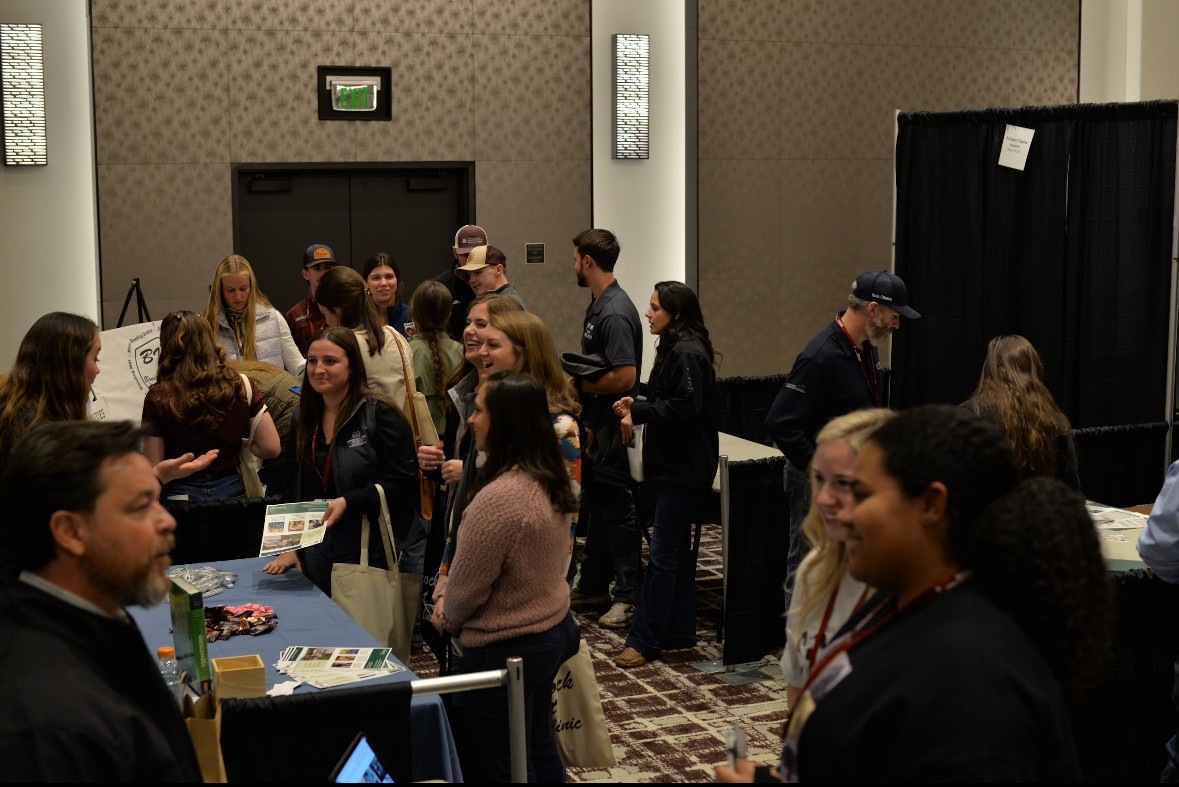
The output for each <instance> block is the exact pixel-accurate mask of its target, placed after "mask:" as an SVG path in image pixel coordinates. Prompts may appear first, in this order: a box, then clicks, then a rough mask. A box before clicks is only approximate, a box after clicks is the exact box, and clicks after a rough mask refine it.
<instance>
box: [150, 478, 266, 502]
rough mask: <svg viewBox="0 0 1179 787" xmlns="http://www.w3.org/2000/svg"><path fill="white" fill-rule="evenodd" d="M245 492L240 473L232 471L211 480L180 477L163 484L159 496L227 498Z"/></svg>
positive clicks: (191, 498)
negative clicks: (192, 479) (165, 484)
mask: <svg viewBox="0 0 1179 787" xmlns="http://www.w3.org/2000/svg"><path fill="white" fill-rule="evenodd" d="M245 494H246V487H245V484H243V483H242V477H241V474H240V473H237V472H233V473H230V474H229V475H226V476H223V477H221V478H218V479H216V480H213V481H191V480H189V479H186V478H181V479H179V480H178V481H173V482H171V483H170V484H168V485H167V486H165V487H164V489H163V491H162V493H161V496H162V497H164V498H169V499H170V498H175V497H177V496H179V495H188V499H189V500H227V499H229V498H231V497H242V496H244V495H245ZM180 499H182V500H183V499H184V498H180Z"/></svg>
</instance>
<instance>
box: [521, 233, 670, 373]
mask: <svg viewBox="0 0 1179 787" xmlns="http://www.w3.org/2000/svg"><path fill="white" fill-rule="evenodd" d="M570 248H572V246H570ZM570 259H572V258H570ZM568 268H569V271H570V273H569V279H570V283H569V284H546V285H542V286H539V287H531V288H530V289H529V290H528V292H527V293H525V295H524V297H525V299H526V300H527V301H528V311H530V312H532V313H533V314H535V315H536V316H538V317H540V318H541V319H542V320H544V322H545V324H546V325H548V326H549V331H550V332H551V333H552V334H553V343H554V344H555V345H556V346H557V352H558V353H562V352H581V322H582V320H583V319H584V318H585V310H586V307H587V306H589V302H590V291H589V290H588V289H583V288H581V287H578V286H577V280H576V279H575V278H574V277H573V263H572V261H571V262H570V263H569V266H568ZM619 284H620V285H621V286H622V287H623V289H625V288H626V277H625V276H624V275H623V273H622V270H621V268H620V269H619ZM627 294H628V295H630V296H631V297H632V298H634V297H635V293H633V292H630V291H629V290H628V291H627ZM649 294H650V293H644V294H643V295H642V296H639V297H640V300H639V302H636V304H635V306H636V307H639V304H640V303H644V304H645V303H646V301H644V300H642V298H645V297H646V296H647V295H649ZM644 311H646V307H645V306H642V307H639V315H640V317H641V315H642V313H643V312H644ZM640 321H641V322H642V323H643V325H644V326H645V325H646V321H645V320H641V319H640Z"/></svg>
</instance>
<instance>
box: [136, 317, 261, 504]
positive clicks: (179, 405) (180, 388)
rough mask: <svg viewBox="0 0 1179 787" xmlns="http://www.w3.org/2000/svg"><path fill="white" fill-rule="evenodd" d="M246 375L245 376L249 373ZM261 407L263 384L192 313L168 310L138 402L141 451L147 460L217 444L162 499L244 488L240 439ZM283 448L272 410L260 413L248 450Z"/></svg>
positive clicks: (209, 496) (221, 495)
mask: <svg viewBox="0 0 1179 787" xmlns="http://www.w3.org/2000/svg"><path fill="white" fill-rule="evenodd" d="M247 379H248V378H247ZM262 408H263V396H262V386H260V385H258V383H257V382H256V381H254V380H250V396H249V397H248V398H247V396H246V387H245V382H244V380H243V376H242V375H240V374H238V373H237V372H236V371H234V370H233V369H231V368H229V367H228V366H227V365H226V363H225V350H223V349H222V348H221V347H220V346H218V345H217V343H216V342H215V341H214V340H213V331H212V329H211V328H210V326H209V323H208V322H207V321H206V320H205V318H204V317H202V316H201V315H199V314H197V313H196V312H172V313H171V314H169V315H167V316H166V317H164V319H163V320H161V321H160V355H159V377H158V379H157V380H156V382H155V383H153V384H152V386H151V387H150V388H148V389H147V395H146V396H145V397H144V401H143V431H144V434H145V437H144V441H143V453H144V455H145V456H146V457H147V458H148V460H149V461H151V462H152V464H157V463H159V462H161V461H163V460H164V459H166V458H175V457H178V456H181V455H183V454H187V453H190V452H191V453H193V454H203V453H205V452H206V451H209V450H213V449H216V450H217V452H218V453H217V458H216V459H215V460H214V461H213V463H212V464H210V466H209V467H208V469H207V470H205V471H203V472H202V473H200V474H197V475H193V476H189V477H188V478H185V479H183V480H181V481H176V482H173V483H171V484H169V485H167V486H166V487H164V494H165V495H166V496H168V497H180V498H181V499H187V500H224V499H225V498H229V497H240V496H241V495H244V494H245V487H244V485H243V483H242V477H241V475H240V473H239V471H238V464H239V454H240V448H241V445H242V440H243V439H245V438H247V437H249V434H250V420H251V419H252V418H254V417H255V416H256V415H257V414H258V413H259V412H260V411H261V410H262ZM281 450H282V446H281V445H280V443H279V437H278V430H277V429H276V428H275V426H274V421H273V420H272V419H271V417H270V413H268V412H263V413H262V417H261V419H260V420H259V421H258V428H257V429H256V430H255V432H254V438H253V442H251V444H250V451H251V453H253V454H254V455H255V456H258V457H261V458H263V459H273V458H275V457H277V456H278V455H279V453H280V451H281Z"/></svg>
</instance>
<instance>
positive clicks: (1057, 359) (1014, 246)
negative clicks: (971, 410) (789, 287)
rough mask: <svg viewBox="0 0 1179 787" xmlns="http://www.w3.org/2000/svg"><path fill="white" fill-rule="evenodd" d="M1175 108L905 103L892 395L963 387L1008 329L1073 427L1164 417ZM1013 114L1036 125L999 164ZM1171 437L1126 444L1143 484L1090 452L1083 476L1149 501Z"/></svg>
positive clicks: (1018, 122)
mask: <svg viewBox="0 0 1179 787" xmlns="http://www.w3.org/2000/svg"><path fill="white" fill-rule="evenodd" d="M1176 107H1177V102H1175V101H1150V102H1142V103H1135V104H1084V105H1075V106H1063V107H1025V108H1020V109H988V110H980V111H969V112H939V113H929V112H914V113H905V114H901V115H900V116H899V117H898V137H897V151H896V178H897V219H896V221H897V226H896V272H897V274H898V275H899V276H900V277H901V278H903V279H904V280H905V282H906V284H907V285H908V289H909V300H910V302H911V303H912V304H914V305H915V306H916V308H917V309H918V311H920V312H921V313H922V318H921V319H920V320H916V321H906V322H905V324H904V325H903V327H902V329H901V330H900V331H899V332H898V333H897V334H896V335H895V336H894V338H893V370H894V377H893V380H892V406H894V407H907V406H912V405H915V404H920V403H925V402H950V403H958V402H961V401H963V400H965V399H966V398H967V397H968V396H969V395H970V393H971V391H973V389H974V386H975V384H976V383H977V381H978V373H979V369H980V368H981V366H982V361H983V358H984V356H985V354H986V345H987V342H989V341H990V340H991V339H992V338H993V337H995V336H997V335H999V334H1010V333H1017V334H1021V335H1023V336H1025V337H1027V339H1028V340H1029V341H1031V342H1032V344H1033V345H1035V347H1036V349H1037V350H1038V351H1039V352H1040V355H1041V357H1042V358H1043V360H1044V366H1045V376H1046V382H1047V384H1048V387H1049V389H1051V391H1052V393H1053V395H1054V396H1055V397H1056V399H1057V401H1058V402H1059V403H1060V406H1061V408H1062V409H1063V410H1064V411H1065V413H1066V414H1067V415H1068V417H1069V419H1070V420H1071V421H1072V424H1073V426H1074V427H1075V428H1088V427H1106V426H1123V425H1133V424H1145V423H1152V422H1154V423H1157V422H1158V421H1159V420H1160V419H1162V418H1164V417H1168V418H1169V414H1168V415H1166V416H1164V414H1165V410H1166V407H1167V403H1166V401H1165V399H1166V384H1167V380H1166V376H1167V360H1168V359H1167V348H1168V338H1169V337H1168V330H1169V326H1168V316H1169V308H1170V281H1171V224H1172V214H1173V201H1174V186H1175V183H1174V181H1175V131H1176V123H1175V120H1176ZM1008 124H1010V125H1015V126H1021V127H1023V128H1030V129H1033V130H1034V131H1035V136H1034V138H1033V139H1032V143H1031V147H1030V150H1029V153H1028V158H1027V164H1026V167H1025V169H1024V170H1022V171H1020V170H1015V169H1010V168H1008V167H1001V166H999V165H998V163H997V162H998V158H999V153H1000V150H1001V149H1002V146H1003V137H1004V132H1005V130H1006V126H1007V125H1008ZM1164 440H1165V432H1164V433H1162V434H1160V433H1159V432H1158V430H1141V439H1140V440H1139V441H1138V442H1137V443H1136V444H1135V445H1133V446H1128V447H1127V448H1128V449H1129V450H1131V451H1133V452H1134V454H1136V455H1137V456H1138V457H1140V459H1139V461H1140V462H1141V463H1142V464H1141V467H1142V476H1143V478H1144V480H1143V482H1142V483H1143V490H1146V489H1152V490H1154V491H1153V492H1150V493H1149V495H1148V496H1146V497H1142V491H1141V490H1125V489H1121V490H1118V489H1112V488H1106V487H1108V485H1106V484H1103V473H1102V472H1101V467H1100V461H1101V460H1100V458H1099V457H1094V456H1092V455H1088V456H1086V457H1085V458H1084V459H1083V460H1082V466H1081V481H1082V488H1083V489H1084V491H1085V492H1086V494H1087V495H1088V496H1089V497H1090V498H1091V499H1097V500H1103V502H1108V503H1111V504H1115V505H1117V504H1119V499H1120V498H1122V497H1126V498H1127V499H1128V500H1129V503H1140V502H1144V501H1146V502H1148V501H1149V499H1153V497H1154V492H1157V491H1158V488H1159V486H1161V484H1162V480H1163V471H1164V470H1165V462H1164V459H1165V457H1164V453H1163V446H1164ZM1123 459H1124V457H1123ZM1099 495H1100V496H1099ZM1136 498H1141V499H1136Z"/></svg>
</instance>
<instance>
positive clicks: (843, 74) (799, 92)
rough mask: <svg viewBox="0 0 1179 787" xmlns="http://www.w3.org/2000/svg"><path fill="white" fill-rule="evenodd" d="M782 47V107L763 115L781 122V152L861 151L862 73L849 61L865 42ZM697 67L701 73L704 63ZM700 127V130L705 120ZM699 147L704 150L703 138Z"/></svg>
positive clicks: (832, 154)
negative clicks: (775, 113)
mask: <svg viewBox="0 0 1179 787" xmlns="http://www.w3.org/2000/svg"><path fill="white" fill-rule="evenodd" d="M782 51H783V58H782V61H783V74H784V79H783V85H782V99H781V102H780V103H781V104H782V106H783V107H784V110H783V111H782V112H781V113H780V115H778V116H774V117H767V118H766V121H767V122H774V123H780V124H781V125H782V140H783V147H782V149H781V150H782V152H781V153H780V154H779V155H781V156H782V157H783V158H787V159H794V158H802V159H812V158H854V157H857V156H861V155H863V151H862V150H861V149H860V148H859V147H858V144H857V142H858V139H859V138H860V134H859V130H860V128H861V126H860V124H861V122H862V120H861V118H860V110H861V109H862V107H863V104H864V98H863V93H862V89H863V88H862V84H861V83H862V74H861V73H860V71H859V70H858V69H856V68H853V67H852V66H851V64H850V61H851V60H852V59H853V58H862V54H863V51H864V47H860V46H852V45H846V44H830V45H819V44H794V43H788V44H783V45H782ZM700 70H701V73H703V71H704V69H703V67H701V69H700ZM701 90H702V91H703V85H702V86H701ZM701 104H703V100H701ZM700 127H701V134H703V128H704V123H703V122H701V124H700ZM700 149H701V150H704V143H703V141H701V143H700Z"/></svg>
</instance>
